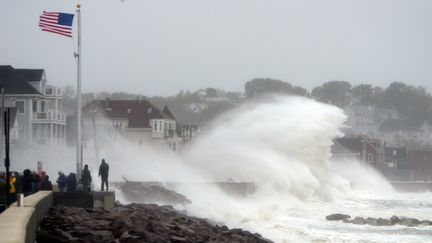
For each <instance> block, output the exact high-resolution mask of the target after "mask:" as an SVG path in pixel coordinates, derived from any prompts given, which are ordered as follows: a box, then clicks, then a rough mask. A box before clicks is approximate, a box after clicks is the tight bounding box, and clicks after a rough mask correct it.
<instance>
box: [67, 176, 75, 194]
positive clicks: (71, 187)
mask: <svg viewBox="0 0 432 243" xmlns="http://www.w3.org/2000/svg"><path fill="white" fill-rule="evenodd" d="M76 187H77V178H76V175H75V173H70V174H69V175H68V177H67V190H66V191H68V192H74V191H75V189H76Z"/></svg>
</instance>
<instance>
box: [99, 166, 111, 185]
mask: <svg viewBox="0 0 432 243" xmlns="http://www.w3.org/2000/svg"><path fill="white" fill-rule="evenodd" d="M108 171H109V165H108V164H107V163H106V162H105V159H102V163H101V165H100V166H99V176H100V177H101V179H102V185H101V191H103V190H104V184H105V185H106V190H107V191H108Z"/></svg>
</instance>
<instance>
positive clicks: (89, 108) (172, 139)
mask: <svg viewBox="0 0 432 243" xmlns="http://www.w3.org/2000/svg"><path fill="white" fill-rule="evenodd" d="M83 123H84V133H85V134H87V135H88V136H87V137H85V138H84V139H87V140H89V139H90V136H91V135H92V134H95V133H97V131H95V129H96V128H97V130H104V132H105V133H107V132H108V133H109V132H111V133H112V134H110V135H111V136H116V135H120V136H122V137H124V138H126V139H127V140H129V141H131V142H133V143H136V144H138V145H141V144H143V143H144V142H149V143H150V144H153V145H155V146H156V147H159V148H164V149H169V150H172V151H176V152H177V151H181V150H182V149H183V148H182V139H181V138H180V137H178V136H177V132H176V130H177V122H176V120H175V118H174V116H173V115H172V114H171V112H170V111H169V109H168V108H167V107H165V108H164V109H163V110H159V109H158V108H157V107H156V106H154V105H153V104H151V103H150V102H149V101H147V100H142V99H137V100H110V99H105V100H93V101H92V102H90V103H88V104H87V105H85V106H84V108H83ZM112 128H114V129H112Z"/></svg>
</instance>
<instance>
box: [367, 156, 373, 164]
mask: <svg viewBox="0 0 432 243" xmlns="http://www.w3.org/2000/svg"><path fill="white" fill-rule="evenodd" d="M367 160H368V162H369V163H372V162H373V154H368V158H367Z"/></svg>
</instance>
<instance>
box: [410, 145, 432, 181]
mask: <svg viewBox="0 0 432 243" xmlns="http://www.w3.org/2000/svg"><path fill="white" fill-rule="evenodd" d="M407 153H408V161H409V165H410V167H411V169H412V171H413V179H414V180H415V181H432V151H431V150H412V151H407Z"/></svg>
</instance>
